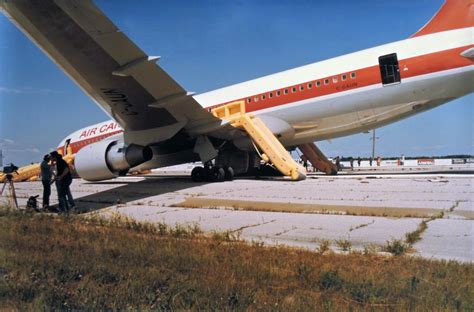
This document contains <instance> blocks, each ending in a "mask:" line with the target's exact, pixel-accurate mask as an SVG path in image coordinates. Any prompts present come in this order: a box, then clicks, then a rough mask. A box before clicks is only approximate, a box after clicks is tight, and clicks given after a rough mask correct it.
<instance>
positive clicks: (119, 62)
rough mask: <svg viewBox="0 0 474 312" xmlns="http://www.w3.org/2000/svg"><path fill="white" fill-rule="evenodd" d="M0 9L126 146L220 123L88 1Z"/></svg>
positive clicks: (33, 1)
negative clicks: (121, 134)
mask: <svg viewBox="0 0 474 312" xmlns="http://www.w3.org/2000/svg"><path fill="white" fill-rule="evenodd" d="M0 9H1V10H2V11H3V13H4V14H5V15H7V16H8V17H9V18H10V19H11V20H12V22H13V23H15V24H16V25H17V26H18V27H19V28H20V29H21V30H22V31H23V32H24V33H25V34H26V35H27V36H28V37H29V38H30V39H31V40H32V41H33V42H35V43H36V44H37V45H38V46H39V47H40V48H41V49H42V50H43V51H44V52H45V53H46V54H47V55H48V56H49V57H50V58H51V59H52V60H53V61H54V62H55V63H56V64H57V65H58V66H59V67H61V69H63V70H64V72H66V73H67V74H68V75H69V76H70V77H71V78H72V79H73V80H74V81H75V82H76V83H77V84H78V85H79V86H80V87H81V88H82V89H83V90H84V91H85V92H86V93H87V94H88V95H89V96H90V97H92V98H93V99H94V100H95V101H96V103H97V104H98V105H100V106H101V107H102V108H103V109H104V110H105V111H106V112H107V113H108V114H109V115H110V116H111V117H112V118H113V119H115V120H116V121H117V122H118V123H119V124H120V125H121V126H122V127H123V128H124V129H125V140H126V141H132V142H134V143H136V144H143V145H146V144H150V143H154V142H160V141H164V140H166V139H169V138H171V137H173V136H174V135H175V134H176V133H177V132H178V131H180V130H181V129H182V128H185V129H188V130H189V131H190V132H193V131H194V132H196V131H197V132H199V131H200V130H199V129H201V130H202V129H207V130H209V129H216V127H217V128H218V127H219V125H220V124H221V120H220V119H217V118H215V117H214V116H212V114H210V113H209V112H207V111H206V110H204V109H203V108H202V107H201V106H200V105H199V103H197V102H196V101H195V100H194V99H193V97H192V96H190V94H189V93H187V92H186V90H184V89H183V88H182V87H181V86H180V85H179V84H178V83H177V82H176V81H174V80H173V79H172V78H171V77H170V76H169V75H168V74H167V73H166V72H165V71H164V70H163V69H162V68H161V67H160V66H158V65H157V64H156V61H157V60H158V59H159V58H158V57H150V56H148V55H146V54H145V53H144V52H143V51H142V50H141V49H140V48H138V47H137V46H136V45H135V44H134V43H133V42H132V41H131V40H130V39H129V38H127V36H125V34H124V33H122V32H121V31H120V30H119V29H118V28H117V27H116V26H115V25H114V24H113V23H112V22H111V21H110V20H109V19H108V18H107V17H106V16H105V15H104V14H103V13H102V12H101V11H100V9H99V8H97V7H96V6H95V5H94V4H93V3H92V2H91V1H88V0H68V1H66V0H17V1H16V0H1V1H0ZM207 130H206V131H207ZM202 131H204V130H202Z"/></svg>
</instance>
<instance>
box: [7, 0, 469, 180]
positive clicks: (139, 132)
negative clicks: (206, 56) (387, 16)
mask: <svg viewBox="0 0 474 312" xmlns="http://www.w3.org/2000/svg"><path fill="white" fill-rule="evenodd" d="M1 9H2V11H3V13H4V14H5V15H7V16H8V17H9V18H10V19H11V20H12V22H14V23H15V24H16V25H17V26H18V27H19V28H20V29H21V30H22V31H23V32H24V33H25V34H26V35H28V37H29V38H30V39H31V40H33V41H34V42H35V43H36V44H37V45H38V46H39V47H40V48H41V49H42V50H43V51H44V52H45V53H46V54H47V55H48V56H49V57H50V58H51V59H53V61H54V62H55V63H56V64H57V65H58V66H60V67H61V69H62V70H64V71H65V72H66V73H67V74H68V75H69V77H71V79H73V80H74V81H75V82H76V83H77V84H78V85H79V86H80V87H81V88H82V89H83V90H84V91H85V92H86V93H87V94H88V95H89V96H90V97H92V98H93V99H94V100H95V101H96V102H97V104H99V105H100V106H101V107H102V108H103V109H104V110H105V111H106V113H107V114H108V115H109V116H110V117H111V118H112V119H113V120H110V121H106V122H103V123H99V124H96V125H92V126H90V127H86V128H84V129H81V130H78V131H76V132H74V133H72V134H70V135H68V136H67V137H66V138H65V139H64V140H63V141H62V142H61V143H60V144H59V146H58V150H59V151H62V152H63V154H65V153H66V151H67V150H70V151H72V153H75V154H76V156H75V168H76V170H77V172H78V174H79V175H80V176H81V177H82V178H84V179H86V180H104V179H110V178H113V177H116V176H118V175H123V174H126V173H127V172H128V171H130V170H131V171H136V170H140V169H152V168H159V167H166V166H170V165H176V164H181V163H188V162H194V161H202V162H203V163H206V164H207V166H206V169H202V170H203V171H205V172H206V174H207V173H209V172H211V171H215V172H218V173H219V174H218V175H219V178H218V179H217V180H222V174H221V172H224V171H225V175H226V176H229V177H230V178H232V176H233V175H234V174H244V173H246V172H247V171H249V170H251V169H253V168H254V167H255V166H258V165H259V161H258V155H259V152H261V151H258V148H257V147H256V146H255V144H253V141H252V137H251V135H248V132H246V131H244V130H243V129H237V130H236V128H234V127H233V126H232V125H231V124H230V123H229V122H226V121H225V120H224V121H223V120H221V119H220V118H217V117H216V116H215V115H214V114H212V110H213V109H215V108H218V107H221V106H223V105H227V104H229V103H232V102H235V101H243V102H245V112H246V113H250V114H253V115H255V116H258V117H259V118H260V119H261V120H262V121H263V122H264V124H265V125H266V127H268V129H270V131H271V132H272V133H273V134H274V135H275V137H277V138H278V140H279V141H280V142H281V143H282V144H283V145H284V146H285V148H288V149H291V148H294V147H297V146H300V145H302V144H308V143H310V142H314V141H318V140H325V139H331V138H336V137H341V136H346V135H351V134H354V133H359V132H363V131H367V130H370V129H374V128H377V127H381V126H384V125H387V124H389V123H392V122H395V121H397V120H400V119H403V118H406V117H409V116H412V115H414V114H417V113H420V112H424V111H426V110H429V109H432V108H434V107H437V106H439V105H441V104H444V103H446V102H448V101H451V100H453V99H456V98H459V97H462V96H464V95H466V94H469V93H471V92H473V90H474V83H473V81H474V65H473V61H474V46H473V35H472V34H473V31H474V27H473V26H474V14H473V11H474V4H473V2H472V0H447V1H446V2H445V3H444V4H443V6H442V7H441V9H440V10H439V11H438V13H437V14H436V15H435V16H434V17H433V18H432V19H431V20H430V21H429V22H428V23H427V24H426V25H425V26H424V27H423V28H421V29H420V30H419V31H418V32H416V33H415V34H414V35H413V36H411V37H410V38H408V39H405V40H401V41H397V42H393V43H389V44H386V45H382V46H379V47H375V48H371V49H367V50H363V51H360V52H356V53H352V54H348V55H344V56H340V57H336V58H332V59H329V60H326V61H322V62H317V63H313V64H310V65H306V66H302V67H298V68H295V69H291V70H287V71H283V72H280V73H276V74H273V75H269V76H265V77H262V78H258V79H254V80H250V81H247V82H243V83H239V84H236V85H232V86H229V87H225V88H221V89H218V90H215V91H211V92H206V93H203V94H198V95H192V94H190V93H188V92H186V90H184V89H183V88H182V87H181V86H180V85H179V84H178V83H176V82H175V81H174V80H173V79H172V78H171V77H170V76H169V75H168V74H167V73H166V72H165V71H164V70H163V69H161V67H159V66H158V65H157V64H155V61H156V60H157V59H158V57H151V56H148V55H146V54H145V53H144V52H143V51H142V50H140V49H139V48H138V47H137V46H136V45H135V44H134V43H133V42H132V41H131V40H130V39H128V38H127V37H126V36H125V34H123V33H122V32H120V31H119V30H118V29H117V27H116V26H115V25H114V24H113V23H112V22H111V21H110V20H109V19H108V18H107V17H106V16H105V15H104V14H103V13H102V12H101V11H100V10H99V9H98V8H97V7H96V6H95V5H94V4H93V3H91V2H89V1H52V0H42V1H34V2H29V1H16V0H11V1H2V2H1ZM387 23H390V21H387ZM254 141H255V140H254ZM260 155H261V153H260ZM262 157H263V156H262ZM210 160H215V162H214V163H210V162H209V161H210ZM216 170H217V171H216ZM196 177H197V178H199V175H198V176H196V175H195V176H194V178H196Z"/></svg>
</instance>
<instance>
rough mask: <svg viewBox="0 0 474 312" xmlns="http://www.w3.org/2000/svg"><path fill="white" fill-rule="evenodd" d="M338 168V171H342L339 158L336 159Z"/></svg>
mask: <svg viewBox="0 0 474 312" xmlns="http://www.w3.org/2000/svg"><path fill="white" fill-rule="evenodd" d="M336 168H337V171H339V170H341V159H340V158H339V156H337V157H336Z"/></svg>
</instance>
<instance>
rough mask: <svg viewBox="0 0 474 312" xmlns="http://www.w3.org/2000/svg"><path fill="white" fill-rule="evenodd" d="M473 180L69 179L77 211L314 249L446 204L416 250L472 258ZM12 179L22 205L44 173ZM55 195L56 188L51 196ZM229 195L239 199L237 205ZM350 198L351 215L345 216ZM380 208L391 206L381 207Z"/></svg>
mask: <svg viewBox="0 0 474 312" xmlns="http://www.w3.org/2000/svg"><path fill="white" fill-rule="evenodd" d="M473 180H474V178H473V176H472V175H470V174H450V173H446V174H444V173H436V174H409V175H406V174H395V175H391V174H384V175H374V174H361V173H358V174H351V175H340V176H336V177H333V176H323V175H318V174H310V175H309V177H308V179H307V180H305V181H300V182H291V181H288V180H285V179H281V178H275V179H262V180H254V179H237V180H235V181H232V182H224V183H193V182H191V180H190V179H189V178H188V177H184V176H177V175H172V176H163V175H156V174H150V175H147V176H144V177H138V176H132V177H120V178H117V179H113V180H110V181H104V182H99V183H90V182H85V181H83V180H80V179H75V180H74V182H73V184H72V187H71V189H72V193H73V194H74V196H75V197H76V203H77V205H78V206H79V208H80V209H82V210H83V211H89V212H92V211H95V212H98V213H101V214H112V213H120V214H123V215H127V216H129V217H132V218H135V219H137V220H139V221H147V222H165V223H167V224H169V225H171V226H174V225H176V224H191V225H194V224H198V225H199V227H200V228H201V229H202V230H204V231H209V232H211V231H238V232H239V233H240V235H241V237H242V238H244V239H247V240H249V241H262V242H266V243H269V244H286V245H291V246H299V247H306V248H310V249H316V248H317V247H318V246H319V243H320V241H321V240H330V241H331V242H332V247H333V248H336V249H337V246H336V244H335V241H336V240H340V239H347V240H349V241H350V242H351V244H352V246H353V247H354V248H356V249H361V248H363V247H364V246H365V245H369V244H375V245H379V246H380V245H384V244H385V243H386V241H388V240H391V239H402V240H403V239H404V238H405V234H406V233H409V232H413V231H414V230H416V228H417V226H418V225H419V224H420V222H421V221H422V220H423V219H422V218H420V217H428V216H438V215H440V213H441V212H443V213H444V217H443V219H436V220H433V221H431V222H429V223H428V228H427V229H426V231H425V232H423V233H422V239H421V241H419V242H418V243H416V244H415V245H414V248H415V249H416V252H417V253H416V254H417V255H420V256H423V257H429V258H431V257H434V258H441V259H456V260H461V261H468V262H474V255H473V245H472V231H473V230H472V228H473V225H474V188H473V187H472V186H473ZM16 188H17V193H18V196H19V203H20V205H25V203H26V199H27V197H28V196H29V195H36V194H41V193H42V187H41V183H40V182H25V183H17V184H16ZM187 199H196V200H197V201H199V200H201V203H202V200H203V199H212V200H213V202H212V205H211V204H209V205H208V206H205V205H204V206H203V207H197V208H186V207H180V204H181V203H183V202H185V201H186V200H187ZM39 200H40V201H41V198H39ZM219 201H220V202H221V203H227V204H222V205H220V204H219ZM56 202H57V199H56V196H55V192H54V191H53V196H52V204H55V203H56ZM229 202H232V203H235V202H239V203H241V204H239V205H240V206H237V207H234V206H232V205H230V206H229V204H228V203H229ZM249 202H263V203H266V204H265V205H267V206H268V205H272V204H273V205H274V206H278V207H289V208H295V207H300V208H301V207H303V208H301V209H299V210H298V209H295V210H294V211H288V212H279V211H280V210H277V211H275V210H273V211H272V210H271V209H270V210H268V209H266V210H265V209H261V207H260V208H259V207H256V208H255V207H253V208H255V209H250V208H249V207H245V205H247V204H248V203H249ZM298 205H299V206H298ZM308 205H309V206H312V207H326V208H327V207H329V208H331V207H332V208H333V209H326V211H325V214H318V213H314V212H315V211H312V213H305V212H308V211H306V210H305V209H306V208H307V207H308ZM257 206H258V205H257ZM347 207H350V209H352V210H351V211H352V212H354V211H355V212H357V213H356V214H357V215H341V212H342V213H344V209H346V210H347V209H348V208H347ZM251 208H252V207H251ZM384 208H389V209H392V210H391V211H392V212H393V211H395V212H397V214H395V215H391V214H382V213H380V209H384ZM249 210H252V211H249ZM262 210H264V211H262ZM290 210H291V209H290ZM316 210H317V209H316ZM374 211H375V212H376V213H374ZM413 211H417V212H418V213H419V215H414V214H412V212H413ZM316 212H317V211H316Z"/></svg>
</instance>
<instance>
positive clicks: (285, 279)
mask: <svg viewBox="0 0 474 312" xmlns="http://www.w3.org/2000/svg"><path fill="white" fill-rule="evenodd" d="M199 232H200V231H199V230H198V229H197V228H193V226H189V227H188V226H185V227H178V228H176V227H168V226H166V225H164V224H155V226H154V227H152V226H151V225H149V224H145V225H141V224H138V223H135V222H134V221H133V220H129V219H127V218H123V217H117V218H115V220H108V221H107V220H101V219H100V218H96V219H94V218H92V219H84V218H83V217H79V216H70V217H63V216H59V217H58V216H48V215H43V214H28V215H27V214H22V213H18V212H0V238H1V239H0V307H2V309H5V310H22V311H23V310H28V311H29V310H159V311H161V310H166V311H169V310H220V311H222V310H281V311H289V310H292V311H294V310H297V311H299V310H301V311H308V310H312V311H314V310H335V311H339V310H349V309H354V310H373V309H379V308H380V307H382V309H392V310H393V309H395V310H438V311H439V310H466V311H470V310H473V309H474V285H473V283H474V282H473V281H474V266H473V265H472V264H460V263H457V262H445V261H430V260H423V259H419V258H411V257H389V258H387V257H381V256H379V255H371V254H369V255H359V254H346V255H341V254H334V253H327V254H325V255H324V256H320V254H319V253H314V252H310V251H307V250H299V249H294V248H285V247H262V245H261V244H246V243H244V242H242V241H239V240H233V238H232V236H231V234H228V235H226V234H224V235H223V236H213V235H210V236H209V235H205V234H201V233H199ZM392 245H393V244H392Z"/></svg>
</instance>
